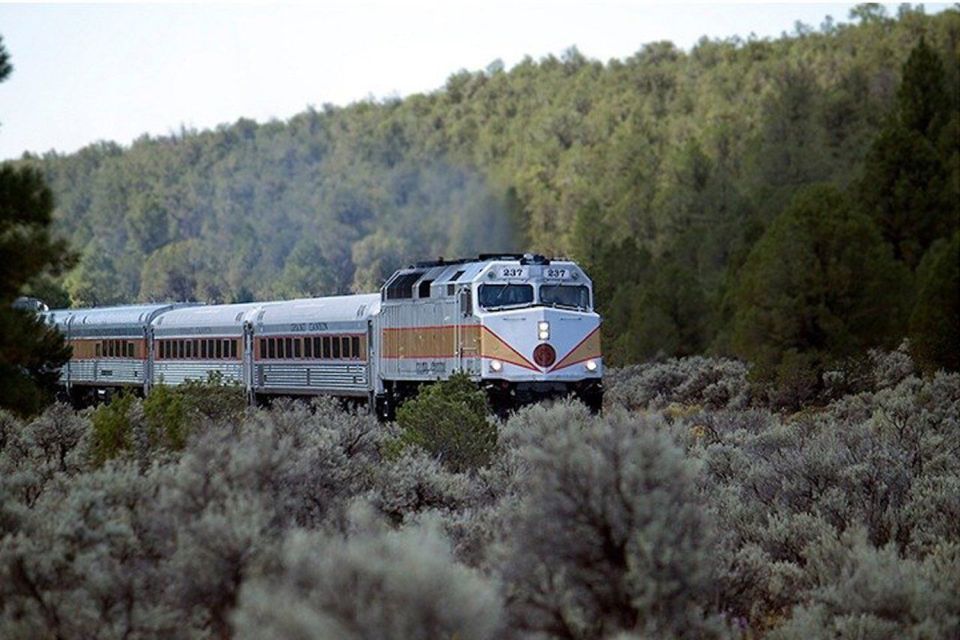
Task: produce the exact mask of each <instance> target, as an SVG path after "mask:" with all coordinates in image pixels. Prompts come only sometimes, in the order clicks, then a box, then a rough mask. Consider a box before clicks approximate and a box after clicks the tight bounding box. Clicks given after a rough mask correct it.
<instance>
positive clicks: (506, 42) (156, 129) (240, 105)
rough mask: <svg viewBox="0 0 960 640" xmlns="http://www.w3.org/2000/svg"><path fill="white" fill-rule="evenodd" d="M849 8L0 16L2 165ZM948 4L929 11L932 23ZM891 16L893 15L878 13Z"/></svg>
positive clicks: (764, 27)
mask: <svg viewBox="0 0 960 640" xmlns="http://www.w3.org/2000/svg"><path fill="white" fill-rule="evenodd" d="M852 6H853V5H852V4H839V3H828V4H796V3H792V4H766V3H765V4H757V3H754V4H737V5H730V4H717V3H711V4H703V3H700V4H678V3H670V4H666V3H660V4H651V3H646V2H628V1H623V0H621V1H619V2H614V1H599V2H586V1H581V2H571V1H568V0H547V1H544V0H537V1H532V0H513V1H510V2H505V1H502V0H487V1H486V2H454V1H452V0H447V1H446V2H442V1H437V0H432V1H428V0H421V1H416V2H398V1H394V2H386V1H383V0H379V1H364V0H356V1H354V2H342V1H340V2H313V3H310V4H265V3H249V2H248V3H244V4H226V3H205V4H202V5H201V4H193V5H191V4H133V5H130V4H124V5H119V4H98V5H84V4H66V5H64V4H59V5H45V4H29V5H20V4H0V36H2V37H3V42H4V46H5V47H6V49H7V52H8V53H9V54H10V56H11V61H12V63H13V65H14V71H13V74H12V75H11V76H10V77H9V78H8V79H7V81H6V82H4V83H2V84H0V160H4V159H10V158H16V157H20V156H21V154H22V153H23V152H25V151H29V152H32V153H43V152H46V151H49V150H53V149H55V150H57V151H59V152H73V151H75V150H77V149H79V148H81V147H83V146H85V145H87V144H90V143H93V142H96V141H100V140H111V141H115V142H119V143H121V144H124V145H127V144H129V143H130V142H132V141H133V140H134V139H136V138H137V137H139V136H141V135H142V134H144V133H148V134H150V135H155V136H156V135H167V134H171V133H174V132H177V131H179V130H180V129H181V128H182V127H186V128H187V129H209V128H213V127H216V126H217V125H218V124H222V123H232V122H235V121H236V120H237V119H238V118H241V117H246V118H252V119H254V120H257V121H258V122H265V121H268V120H271V119H280V120H285V119H287V118H290V117H291V116H293V115H295V114H297V113H299V112H301V111H303V110H304V109H306V108H307V107H308V106H310V105H312V106H314V107H317V108H320V107H321V106H322V105H324V104H326V103H331V104H334V105H341V106H342V105H347V104H350V103H351V102H355V101H358V100H364V99H370V98H373V99H382V98H392V97H404V96H407V95H410V94H414V93H420V92H429V91H433V90H436V89H438V88H441V87H442V86H443V85H444V83H445V81H446V79H447V78H448V77H449V76H450V75H451V74H453V73H455V72H457V71H458V70H460V69H468V70H472V71H473V70H480V69H484V68H486V67H487V66H488V65H489V64H490V63H491V62H493V61H494V60H498V59H499V60H501V61H502V62H503V63H504V64H505V65H506V67H507V68H510V67H511V66H513V65H514V64H516V63H517V62H519V61H520V60H522V59H523V57H524V56H526V55H529V56H532V57H533V58H535V59H537V58H540V57H543V56H545V55H548V54H554V55H559V54H561V53H562V52H563V51H564V50H566V49H567V48H569V47H571V46H576V47H577V48H578V49H579V50H580V52H581V53H583V54H584V55H586V56H587V57H589V58H594V59H598V60H602V61H608V60H610V59H611V58H625V57H629V56H630V55H632V54H633V53H635V52H636V51H637V50H638V49H640V47H641V46H642V45H643V44H644V43H647V42H653V41H659V40H670V41H672V42H674V43H675V44H676V45H678V46H680V47H683V48H684V49H689V48H690V47H691V46H692V45H694V44H695V43H696V41H697V40H698V39H699V38H700V37H701V36H704V35H706V36H708V37H711V38H718V37H719V38H724V37H729V36H734V35H740V36H743V37H746V36H748V35H750V34H751V33H754V34H756V35H757V36H759V37H777V36H779V35H780V34H781V33H782V32H785V31H786V32H790V31H792V30H793V28H794V24H795V23H796V21H798V20H799V21H802V22H804V23H807V24H809V25H812V26H815V27H816V26H818V25H819V24H820V23H821V22H822V21H823V19H824V17H825V16H827V15H830V16H832V17H833V18H834V19H835V20H836V21H840V22H843V21H847V20H848V14H849V11H850V8H851V7H852ZM943 6H944V5H937V4H927V5H926V7H927V11H928V12H933V11H936V10H938V9H941V8H942V7H943ZM887 10H888V12H889V13H890V14H891V15H895V14H896V5H889V6H888V8H887Z"/></svg>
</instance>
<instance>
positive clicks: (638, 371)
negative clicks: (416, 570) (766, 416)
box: [605, 356, 750, 409]
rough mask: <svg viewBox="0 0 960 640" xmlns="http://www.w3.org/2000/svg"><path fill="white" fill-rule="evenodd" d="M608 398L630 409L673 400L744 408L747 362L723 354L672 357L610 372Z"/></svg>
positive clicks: (747, 391)
mask: <svg viewBox="0 0 960 640" xmlns="http://www.w3.org/2000/svg"><path fill="white" fill-rule="evenodd" d="M605 384H606V385H607V394H606V395H607V400H608V402H609V403H610V404H613V405H621V406H623V407H625V408H627V409H662V408H664V407H666V406H668V405H670V404H672V403H679V404H688V405H689V404H695V405H702V406H704V407H707V408H712V409H721V408H742V407H745V406H746V405H747V404H748V403H749V401H750V396H749V385H748V384H747V366H746V365H745V364H744V363H742V362H738V361H736V360H727V359H723V358H703V357H700V356H694V357H690V358H681V359H672V360H667V361H665V362H651V363H647V364H641V365H632V366H628V367H624V368H622V369H614V370H610V371H608V373H607V378H606V382H605Z"/></svg>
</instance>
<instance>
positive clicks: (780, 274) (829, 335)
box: [732, 186, 908, 381]
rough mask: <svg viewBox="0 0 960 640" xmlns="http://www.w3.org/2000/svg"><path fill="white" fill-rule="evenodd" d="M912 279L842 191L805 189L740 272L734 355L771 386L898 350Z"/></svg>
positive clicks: (736, 289)
mask: <svg viewBox="0 0 960 640" xmlns="http://www.w3.org/2000/svg"><path fill="white" fill-rule="evenodd" d="M907 277H908V274H907V273H906V272H905V270H904V268H903V266H902V265H898V264H897V263H896V262H895V261H894V260H893V258H892V256H891V254H890V249H889V247H888V246H887V245H886V244H885V243H884V242H883V240H882V238H881V237H880V234H879V232H878V231H877V229H876V227H875V226H874V224H873V223H872V222H871V221H870V219H869V218H867V217H866V216H865V215H863V214H861V213H859V212H857V211H855V210H854V209H853V207H852V206H850V204H849V203H848V202H847V201H846V199H845V198H844V196H843V195H842V194H841V193H840V192H839V191H838V190H837V189H836V188H834V187H831V186H814V187H809V188H807V189H804V190H803V191H801V192H800V193H798V195H797V196H796V197H795V198H794V200H793V201H792V202H791V204H790V205H789V206H788V207H787V209H786V210H784V212H783V213H782V214H780V216H778V217H777V218H776V220H774V222H773V223H772V224H771V226H770V228H769V229H767V231H766V232H765V233H764V235H763V236H762V237H761V238H760V240H759V241H758V242H757V244H756V245H755V246H754V248H753V250H752V251H751V252H750V255H749V257H748V258H747V262H746V264H745V265H744V266H743V269H742V270H741V272H740V277H739V282H738V284H737V286H736V288H735V290H734V291H733V310H734V317H733V332H732V347H733V351H734V353H736V355H738V356H740V357H743V358H745V359H747V360H750V361H751V362H752V363H753V364H754V366H755V374H756V375H757V376H758V377H759V378H760V379H765V380H768V381H769V380H776V379H777V378H779V377H782V375H786V374H787V372H788V370H789V375H791V376H796V375H799V374H800V373H801V372H800V371H799V370H798V368H799V369H804V370H812V371H813V373H814V374H815V375H816V374H817V373H818V372H819V371H822V370H823V368H824V367H825V366H826V365H827V364H829V363H830V362H832V361H834V360H835V359H838V358H840V357H843V356H846V355H851V354H855V353H858V352H860V351H861V350H863V349H865V348H867V347H871V346H878V345H888V346H890V345H892V344H893V342H894V341H896V340H897V339H898V338H899V337H901V335H902V332H903V330H904V324H905V322H904V311H903V308H902V307H903V305H902V299H903V295H904V291H905V284H906V282H907ZM781 367H785V368H784V369H781ZM816 377H819V376H816ZM806 378H807V379H810V376H806Z"/></svg>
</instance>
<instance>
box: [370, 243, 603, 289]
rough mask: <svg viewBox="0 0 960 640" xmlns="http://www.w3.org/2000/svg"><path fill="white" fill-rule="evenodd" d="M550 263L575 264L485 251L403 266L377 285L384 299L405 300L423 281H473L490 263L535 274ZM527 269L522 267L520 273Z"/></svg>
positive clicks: (579, 272)
mask: <svg viewBox="0 0 960 640" xmlns="http://www.w3.org/2000/svg"><path fill="white" fill-rule="evenodd" d="M551 264H554V265H564V266H568V265H570V266H573V267H576V263H574V262H573V261H572V260H570V259H568V258H545V257H544V256H541V255H533V254H529V253H527V254H520V253H503V254H501V253H490V254H487V253H485V254H481V255H480V256H479V257H477V258H471V259H465V260H443V259H440V260H434V261H429V262H418V263H416V264H414V265H411V266H409V267H406V268H404V269H399V270H397V271H396V272H395V273H394V274H393V275H392V276H390V277H389V278H387V281H386V282H385V283H384V285H383V287H382V288H381V293H382V294H383V296H384V297H385V299H386V300H388V301H390V300H395V299H409V298H411V297H413V290H414V289H415V288H419V286H421V285H425V284H426V283H427V282H429V283H430V286H431V287H434V288H435V287H438V286H443V285H453V284H457V285H460V284H468V283H471V282H476V281H478V280H479V278H480V277H481V276H482V275H483V274H484V272H486V271H488V270H489V269H490V268H491V266H492V265H518V266H522V267H526V266H531V267H533V269H532V270H531V271H532V273H534V274H537V275H539V274H540V273H541V269H542V268H544V267H548V266H549V265H551ZM574 271H575V272H576V274H577V276H578V277H581V278H583V279H584V280H588V279H587V278H585V274H583V272H582V270H581V269H579V268H575V269H574ZM527 272H528V271H527V270H526V269H525V270H524V273H527ZM524 277H526V276H524Z"/></svg>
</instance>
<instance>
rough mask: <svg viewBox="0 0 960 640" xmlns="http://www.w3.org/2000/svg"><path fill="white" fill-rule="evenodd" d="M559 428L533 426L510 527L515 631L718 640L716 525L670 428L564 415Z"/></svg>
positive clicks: (558, 416) (557, 420)
mask: <svg viewBox="0 0 960 640" xmlns="http://www.w3.org/2000/svg"><path fill="white" fill-rule="evenodd" d="M538 413H543V412H533V413H532V415H533V417H534V418H535V419H536V418H537V416H538ZM546 414H547V416H548V417H549V416H550V415H551V412H550V411H548V412H546ZM527 416H528V414H525V413H523V412H521V413H520V414H518V415H517V416H516V417H515V418H514V419H513V420H512V421H515V422H525V421H527ZM552 417H554V422H553V424H546V423H544V422H541V424H543V425H544V426H545V427H546V428H544V429H543V430H541V431H539V432H535V427H533V425H530V426H531V427H533V428H530V430H529V431H530V432H529V433H528V439H527V443H526V444H525V445H524V448H523V451H522V455H523V457H524V459H525V461H526V463H527V470H526V471H525V472H524V473H523V475H522V477H521V479H520V484H521V486H522V488H523V494H522V495H523V497H522V499H521V501H520V502H519V503H518V504H517V506H516V508H515V509H514V510H513V513H512V515H511V516H510V517H509V518H507V521H506V522H505V524H504V536H505V543H504V544H505V557H504V560H503V564H502V567H501V570H502V574H503V577H504V580H505V581H506V583H507V590H508V602H509V603H510V607H509V612H510V619H511V626H512V627H515V628H517V629H524V630H529V631H532V632H533V633H534V634H535V635H536V636H537V637H544V636H545V637H565V638H596V637H604V636H606V635H609V634H613V633H615V632H617V631H623V630H636V631H640V632H642V633H645V634H649V635H653V636H677V637H704V636H710V635H712V634H713V633H716V632H717V629H716V628H715V627H713V626H712V625H711V624H708V623H707V622H705V621H704V618H703V616H702V615H701V613H700V610H701V607H702V605H703V603H706V602H708V601H709V600H710V584H711V571H712V569H711V563H710V555H709V550H710V548H711V527H710V522H709V520H708V518H707V517H706V515H705V512H704V511H703V509H702V508H701V505H700V504H699V501H698V497H697V495H696V489H695V484H694V479H695V474H696V470H695V468H694V467H693V466H692V465H691V464H689V463H688V462H686V461H684V459H683V452H682V451H681V450H680V449H678V448H677V447H675V446H674V445H673V443H672V442H671V440H670V438H669V437H668V436H666V435H665V434H664V433H661V430H662V429H663V428H664V424H663V423H662V422H661V421H659V420H656V419H652V418H643V417H639V416H635V415H634V416H629V415H627V414H625V413H623V412H611V413H609V414H608V415H607V417H606V418H605V419H592V418H591V419H587V420H584V419H583V418H584V416H583V415H579V416H578V415H577V413H576V412H572V413H571V412H570V411H569V410H568V409H567V408H566V407H565V406H563V405H559V406H558V407H556V408H555V409H554V410H553V411H552ZM536 421H537V420H535V421H534V424H535V423H536Z"/></svg>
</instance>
